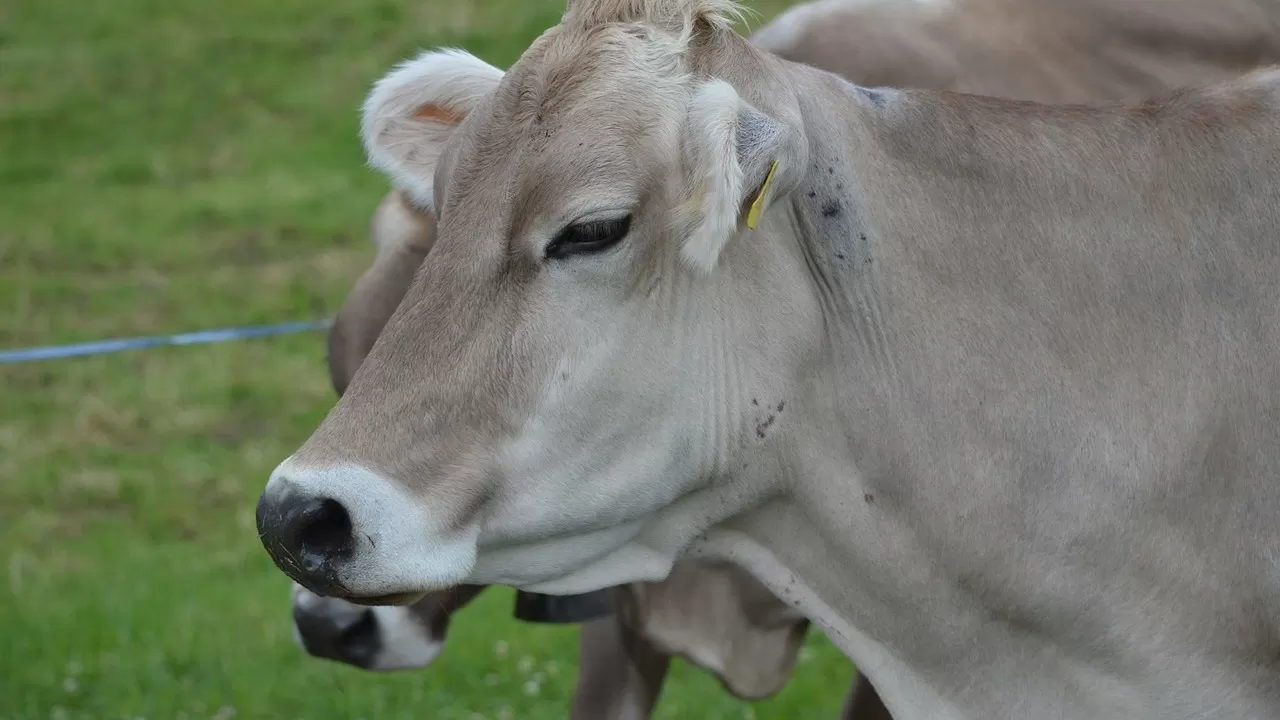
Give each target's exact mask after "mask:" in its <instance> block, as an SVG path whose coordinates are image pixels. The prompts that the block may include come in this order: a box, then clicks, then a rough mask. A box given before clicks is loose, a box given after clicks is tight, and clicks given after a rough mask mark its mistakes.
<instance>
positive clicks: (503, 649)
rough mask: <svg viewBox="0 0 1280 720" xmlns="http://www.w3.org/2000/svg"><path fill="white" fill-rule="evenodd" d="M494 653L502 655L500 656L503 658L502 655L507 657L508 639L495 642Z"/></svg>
mask: <svg viewBox="0 0 1280 720" xmlns="http://www.w3.org/2000/svg"><path fill="white" fill-rule="evenodd" d="M493 654H494V655H497V656H498V657H500V658H502V657H506V656H507V641H506V640H499V641H498V642H496V643H494V644H493Z"/></svg>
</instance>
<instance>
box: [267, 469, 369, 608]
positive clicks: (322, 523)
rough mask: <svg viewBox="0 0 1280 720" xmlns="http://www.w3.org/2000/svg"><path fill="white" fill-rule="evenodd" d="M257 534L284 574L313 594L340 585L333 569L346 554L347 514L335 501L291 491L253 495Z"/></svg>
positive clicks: (349, 538) (349, 540) (350, 541)
mask: <svg viewBox="0 0 1280 720" xmlns="http://www.w3.org/2000/svg"><path fill="white" fill-rule="evenodd" d="M256 516H257V521H258V537H260V538H261V539H262V545H263V546H264V547H265V548H266V549H267V553H268V554H269V555H271V559H272V560H273V561H275V564H276V567H279V568H280V569H281V570H282V571H284V573H285V574H286V575H288V576H289V577H291V578H293V579H294V580H296V581H297V582H298V584H299V585H301V586H303V587H305V588H307V589H308V590H310V591H312V592H314V593H316V594H317V595H333V594H334V593H335V591H338V590H341V585H339V584H338V583H337V581H336V579H335V578H336V573H335V568H336V566H338V565H339V564H341V563H342V561H344V560H346V559H348V558H350V557H351V553H352V551H353V550H354V547H355V538H354V536H353V534H352V532H351V516H350V515H348V514H347V509H346V508H345V507H343V506H342V503H339V502H338V501H337V500H332V499H330V498H318V497H300V496H298V495H294V494H290V495H286V496H285V497H282V498H280V499H278V500H277V501H276V502H274V503H269V502H268V501H267V499H266V495H265V494H264V495H263V497H260V498H258V510H257V513H256Z"/></svg>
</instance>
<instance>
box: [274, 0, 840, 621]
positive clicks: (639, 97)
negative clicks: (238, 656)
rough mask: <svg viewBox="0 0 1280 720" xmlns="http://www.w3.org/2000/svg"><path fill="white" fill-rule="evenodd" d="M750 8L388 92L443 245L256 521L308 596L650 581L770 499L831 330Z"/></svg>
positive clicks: (684, 10)
mask: <svg viewBox="0 0 1280 720" xmlns="http://www.w3.org/2000/svg"><path fill="white" fill-rule="evenodd" d="M735 7H736V6H734V5H733V3H731V2H728V1H727V0H596V1H590V0H574V2H572V3H571V4H570V6H569V8H568V10H567V12H566V14H565V17H564V20H563V22H562V23H561V24H560V25H558V26H556V27H554V28H552V29H551V30H549V31H547V32H546V33H544V34H543V35H542V36H541V37H540V38H539V39H538V40H536V41H535V42H534V44H533V45H532V46H531V47H530V48H529V49H528V50H527V51H526V52H525V53H524V55H523V56H522V57H521V58H520V59H519V61H518V62H516V64H515V65H514V66H512V67H511V68H510V70H509V71H507V72H505V73H504V72H503V71H501V70H499V69H497V68H494V67H492V66H490V65H488V64H486V63H484V62H482V61H480V60H478V59H477V58H475V57H473V56H471V55H468V54H466V53H464V52H460V51H452V50H449V51H436V52H428V53H426V54H423V55H421V56H419V57H417V58H415V59H414V60H412V61H409V62H406V63H404V64H402V65H400V66H399V67H397V68H395V69H394V70H393V71H392V72H391V73H389V74H388V75H387V76H385V77H384V78H382V79H381V80H380V81H379V82H378V83H377V84H376V86H375V87H374V89H373V91H372V92H371V94H370V95H369V97H368V99H367V101H366V103H365V105H364V111H363V112H364V114H363V125H362V130H363V138H364V142H365V145H366V148H367V151H368V154H369V158H370V160H371V162H372V163H373V164H374V165H375V166H376V167H379V168H381V169H383V170H384V171H386V172H387V174H388V175H389V176H390V177H391V178H393V179H394V181H395V182H396V184H397V185H398V186H399V187H403V188H406V191H407V192H408V193H409V194H410V196H411V197H412V199H413V201H414V202H417V203H420V204H422V205H424V206H426V207H429V208H430V209H432V210H434V211H435V212H436V217H437V219H438V238H437V240H436V243H435V245H434V247H433V248H432V250H431V253H430V254H429V255H428V257H427V258H426V259H425V260H424V261H423V262H422V264H421V266H420V267H419V268H418V270H417V271H416V273H415V275H414V277H413V278H412V281H411V283H410V286H409V289H408V291H407V293H406V295H405V297H404V300H403V302H401V303H400V304H399V306H398V308H397V309H396V310H395V312H394V313H393V315H392V316H391V318H390V320H389V321H388V322H387V324H386V326H385V328H384V329H383V331H382V333H381V334H380V335H379V336H378V337H377V339H376V341H375V342H374V343H373V345H372V348H371V350H370V352H369V354H368V357H367V358H366V359H365V361H364V362H363V363H362V364H361V365H360V367H359V369H358V370H357V372H356V373H355V375H354V377H353V379H352V382H351V384H350V385H349V386H348V387H347V389H346V393H345V394H344V395H343V397H342V398H341V399H340V400H339V402H338V403H337V405H336V406H335V407H334V408H333V410H332V411H331V412H330V413H329V415H328V416H327V417H326V418H325V419H324V421H323V422H322V423H321V425H320V427H319V428H318V429H317V430H316V431H315V432H314V433H313V434H312V436H311V437H310V438H309V439H308V440H307V441H306V442H305V443H304V444H303V446H302V447H301V448H299V449H298V451H297V452H295V453H294V454H293V455H291V456H290V457H289V458H287V459H286V460H285V461H284V462H282V463H281V464H280V465H279V466H278V467H277V468H276V470H275V471H274V472H273V473H272V476H271V479H270V481H269V483H268V484H267V487H266V489H265V490H264V492H263V494H262V497H261V499H260V501H259V505H258V526H259V531H260V534H261V536H262V538H263V542H264V545H265V546H266V547H267V549H268V551H269V552H270V554H271V555H272V557H273V559H274V560H275V561H276V563H277V565H278V566H279V567H280V568H281V569H282V570H284V571H285V572H286V573H287V574H289V575H290V576H291V577H292V578H293V579H294V580H296V581H297V582H299V583H300V584H302V585H303V586H305V587H307V588H310V589H311V590H313V591H315V592H317V593H320V594H324V595H331V596H338V597H343V598H347V599H350V600H352V601H355V602H361V603H368V604H396V603H409V602H413V601H414V600H416V599H417V598H418V597H420V596H421V594H422V593H424V592H429V591H433V590H438V589H441V588H446V587H450V586H452V585H455V584H458V583H462V582H473V583H500V584H508V585H514V586H516V587H519V588H523V589H529V590H535V591H543V592H550V593H556V594H560V593H575V592H584V591H589V590H594V589H598V588H602V587H607V586H611V585H618V584H623V583H626V582H631V581H639V580H657V579H660V578H662V577H665V576H666V575H667V574H668V572H669V571H670V568H671V565H672V562H673V561H674V559H675V557H677V556H678V555H679V554H680V553H681V552H682V550H683V549H684V548H685V547H686V546H687V545H688V543H689V542H690V541H691V540H692V539H693V538H694V537H696V536H697V535H698V533H700V532H701V531H702V530H704V529H705V528H706V527H707V526H708V525H710V524H712V523H714V522H716V521H718V520H719V519H722V518H724V517H727V516H730V515H733V514H734V513H737V512H740V511H741V510H742V509H744V508H746V507H749V506H750V505H752V504H753V503H758V502H761V501H762V500H763V499H764V498H765V497H767V496H769V495H771V494H772V493H775V492H781V491H782V489H781V488H782V485H783V483H785V480H786V478H785V477H784V476H781V474H780V472H779V470H778V467H777V466H776V461H775V460H773V459H772V458H773V456H774V455H776V453H772V454H770V453H766V452H762V451H761V447H762V446H763V445H766V444H767V443H769V442H770V441H771V439H772V437H773V436H774V435H775V434H776V433H778V432H779V431H780V430H779V429H780V428H783V427H788V428H789V429H790V431H791V432H795V430H794V426H788V425H787V418H786V415H785V413H784V409H785V405H786V402H787V400H788V398H791V397H794V396H795V393H796V387H797V384H798V383H800V382H802V379H803V378H804V377H805V371H806V368H807V367H808V366H809V364H810V363H811V361H812V360H813V358H814V357H815V355H814V354H815V353H816V352H819V351H820V342H819V340H818V339H819V338H820V337H821V333H820V330H821V322H822V321H821V312H820V310H819V300H818V299H817V298H816V297H815V296H813V295H812V294H806V293H800V292H795V291H794V288H796V287H799V286H801V285H803V284H804V283H805V282H806V281H807V270H806V261H805V256H804V251H803V249H802V248H801V247H799V246H798V245H797V244H795V243H791V244H787V243H780V242H766V240H767V239H768V238H769V236H770V235H774V236H776V235H777V234H778V233H779V232H782V231H785V229H786V228H788V227H789V226H790V223H791V218H790V217H789V215H788V212H787V210H786V208H783V207H780V208H777V209H778V212H776V213H773V214H772V215H771V214H770V209H771V208H773V207H774V206H775V205H776V204H777V203H776V199H777V198H780V197H784V196H786V195H787V194H788V193H790V192H791V191H792V190H793V189H794V188H795V187H796V185H797V183H798V182H799V179H800V178H801V177H803V175H804V174H805V172H806V170H807V165H808V162H809V161H808V157H807V152H808V150H807V148H808V145H807V141H806V139H805V137H804V134H803V131H802V129H801V121H800V115H799V102H798V100H797V99H796V97H795V95H794V92H793V91H791V90H789V89H788V85H787V83H786V82H785V79H784V76H783V75H782V72H781V71H782V62H781V61H779V60H777V59H776V58H772V57H770V56H768V55H766V54H764V53H762V52H760V51H758V50H756V49H755V48H752V47H751V46H750V45H749V44H748V43H747V42H746V40H744V39H743V38H742V37H740V36H739V35H737V34H736V33H735V32H734V31H733V29H732V27H731V24H730V22H729V20H728V13H729V12H731V11H732V10H734V9H735ZM760 213H763V217H762V218H761V216H760ZM753 228H754V229H753ZM748 479H750V482H748V481H747V480H748ZM762 479H763V480H762Z"/></svg>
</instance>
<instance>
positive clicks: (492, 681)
mask: <svg viewBox="0 0 1280 720" xmlns="http://www.w3.org/2000/svg"><path fill="white" fill-rule="evenodd" d="M500 679H501V678H499V677H498V673H489V674H488V675H485V676H484V684H485V685H488V686H489V687H493V686H494V685H497V684H498V680H500Z"/></svg>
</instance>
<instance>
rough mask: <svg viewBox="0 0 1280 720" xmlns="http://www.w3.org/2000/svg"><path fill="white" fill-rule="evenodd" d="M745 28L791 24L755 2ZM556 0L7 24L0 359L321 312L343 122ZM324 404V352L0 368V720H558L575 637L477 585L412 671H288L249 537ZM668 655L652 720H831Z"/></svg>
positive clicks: (834, 691)
mask: <svg viewBox="0 0 1280 720" xmlns="http://www.w3.org/2000/svg"><path fill="white" fill-rule="evenodd" d="M750 4H751V6H752V7H753V8H754V9H756V10H757V11H758V17H757V19H756V20H755V23H756V24H758V23H759V22H762V21H763V20H765V19H767V18H769V17H771V16H772V15H773V14H774V13H776V11H777V10H778V9H779V8H780V7H782V6H783V5H786V4H788V3H785V2H782V1H780V0H775V1H773V2H755V3H750ZM562 10H563V0H471V1H468V0H417V1H410V0H335V1H334V2H328V3H314V2H303V1H302V0H271V2H266V0H258V1H257V2H254V1H251V0H222V1H221V2H213V1H212V0H190V1H188V2H170V1H168V0H111V2H102V3H71V2H67V1H66V0H56V1H53V2H49V1H47V0H8V2H4V3H0V309H2V311H0V347H4V348H9V347H16V346H26V345H34V344H44V343H62V342H75V341H83V340H92V339H98V338H104V337H116V336H123V335H133V334H148V333H168V332H180V331H186V330H194V329H203V328H211V327H221V326H225V325H233V324H243V323H259V322H276V321H285V320H294V319H309V318H317V317H323V316H326V315H329V314H331V313H332V312H334V311H335V310H336V309H337V307H338V305H339V303H340V302H341V300H342V298H343V296H344V295H345V293H346V291H347V289H348V288H349V286H350V283H351V282H352V281H353V280H354V279H355V277H356V276H357V275H358V274H359V273H360V271H361V270H362V269H363V268H364V267H365V265H366V263H367V262H368V260H369V259H370V257H371V248H370V247H369V245H368V242H367V240H366V237H365V230H366V227H367V223H368V219H369V214H370V212H371V211H372V209H373V207H374V205H375V204H376V202H377V201H378V200H379V198H380V197H381V195H382V193H383V192H384V191H385V188H386V185H385V183H384V181H383V180H382V178H380V177H379V176H377V175H375V174H374V173H372V172H371V171H369V170H368V169H366V168H365V166H364V161H363V156H362V154H361V150H360V147H359V143H358V141H357V139H356V124H357V109H358V107H359V104H360V102H361V101H362V99H363V97H364V95H365V93H366V91H367V90H368V88H369V86H370V84H371V83H372V82H373V81H374V80H375V79H376V78H377V77H379V76H380V75H381V74H382V73H384V72H385V71H386V70H387V69H388V68H389V67H390V66H391V65H392V64H393V63H395V62H396V61H398V60H400V59H402V58H404V57H406V56H409V55H411V54H412V53H414V52H415V51H416V50H418V49H420V48H423V47H428V46H432V45H439V44H448V45H457V46H461V47H464V48H466V49H468V50H470V51H472V52H474V53H476V54H477V55H479V56H480V57H482V58H484V59H486V60H488V61H490V62H493V63H495V64H498V65H500V66H506V65H508V64H510V63H511V62H512V61H514V60H515V59H516V58H517V57H518V55H519V54H520V52H521V51H522V50H523V49H524V48H525V47H527V45H528V43H529V42H530V41H531V40H532V39H533V38H534V37H535V36H536V35H537V34H538V33H540V32H541V31H542V30H544V29H545V28H546V27H548V26H550V25H552V24H554V23H555V22H556V21H557V19H558V18H559V15H560V13H561V11H562ZM332 402H333V396H332V392H331V390H330V388H329V385H328V379H327V374H326V371H325V367H324V345H323V335H322V333H311V334H306V335H297V336H291V337H284V338H275V339H264V340H250V341H244V342H238V343H230V344H222V345H212V346H197V347H186V348H164V349H155V350H144V351H141V352H134V353H125V354H117V355H110V356H102V357H91V358H83V359H72V360H63V361H56V362H46V363H37V364H29V365H0V558H2V559H3V561H4V565H3V567H2V568H0V719H3V720H19V719H23V720H26V719H36V718H40V719H63V718H66V719H71V718H94V719H98V718H103V719H112V720H130V719H132V718H146V719H148V720H156V719H160V718H163V719H181V718H218V719H219V720H230V718H233V717H234V718H272V719H277V718H311V719H315V718H369V719H370V720H374V719H378V720H382V719H393V718H446V719H447V718H461V719H463V720H471V719H473V718H480V717H484V718H496V717H512V718H563V717H564V716H565V713H566V711H567V708H568V702H569V696H570V693H571V692H572V685H573V680H574V677H575V672H576V644H575V643H576V631H575V630H574V629H572V628H566V627H548V626H532V625H527V624H520V623H517V622H516V621H515V620H513V619H512V618H511V603H512V592H511V591H510V590H509V589H505V588H494V589H491V590H490V591H488V592H487V593H486V595H485V596H484V597H482V599H481V600H480V601H478V603H477V604H475V605H473V606H471V607H470V608H468V609H467V610H466V611H464V612H463V613H462V614H460V615H459V616H458V618H457V619H456V621H455V623H454V625H453V628H452V631H451V635H450V645H449V648H448V649H447V651H446V654H445V656H444V658H443V659H442V660H441V661H440V662H439V663H438V664H437V665H436V666H434V667H433V668H431V669H430V670H427V671H424V672H415V673H404V674H396V675H374V674H368V673H364V672H361V671H358V670H354V669H350V668H347V667H344V666H339V665H336V664H333V663H328V662H323V661H319V660H313V659H309V658H306V657H304V656H303V655H302V653H301V652H300V651H298V650H297V649H296V648H295V647H294V645H293V644H292V641H291V640H290V635H289V619H288V604H287V596H288V584H287V581H286V580H285V578H284V576H283V575H281V574H280V573H279V572H278V571H277V570H275V568H274V567H272V565H271V564H270V561H269V560H268V559H267V556H266V554H265V553H264V552H263V551H262V549H261V547H260V546H259V544H258V542H257V539H256V537H255V533H254V530H253V506H254V502H255V500H256V497H257V494H258V492H259V491H260V490H261V488H262V485H263V483H264V482H265V480H266V477H267V474H268V472H269V471H270V469H271V468H272V467H273V466H274V465H275V464H276V463H277V462H278V461H279V460H280V459H282V458H283V457H284V456H285V455H286V454H287V453H288V452H289V451H291V450H292V449H294V448H295V447H296V446H297V444H298V443H299V442H301V441H302V440H303V439H304V438H305V437H306V436H307V434H308V433H309V432H310V431H311V429H312V428H313V427H314V426H315V424H316V423H317V422H318V421H319V420H320V418H321V417H322V416H323V414H324V413H325V411H326V410H327V409H328V408H329V406H330V405H331V403H332ZM804 657H805V659H804V660H803V661H802V662H801V664H800V665H799V667H798V669H797V671H796V674H795V677H794V679H793V680H792V682H791V684H790V685H789V686H788V687H787V688H786V689H785V690H784V691H783V692H782V693H781V694H780V695H779V696H778V697H776V698H774V699H771V700H769V701H766V702H761V703H754V704H749V703H743V702H739V701H736V700H732V699H730V698H729V696H728V695H727V694H725V693H724V692H723V691H722V690H721V689H720V687H719V685H718V684H717V683H716V682H715V681H714V680H712V679H711V678H710V677H709V676H707V675H705V674H703V673H701V672H700V671H696V670H693V669H692V668H690V667H688V666H686V665H684V664H683V663H677V667H676V668H675V670H674V672H673V675H672V678H671V681H670V682H669V683H668V685H667V688H666V690H665V692H664V695H663V698H662V700H661V701H660V704H659V713H658V715H659V716H660V717H665V718H677V717H678V718H742V717H751V716H752V715H753V714H754V716H755V717H759V718H784V717H785V718H820V717H835V715H836V713H837V712H838V709H839V707H840V703H841V700H842V699H843V697H844V694H845V692H846V691H847V689H848V687H849V684H848V683H849V679H850V677H851V675H850V670H851V667H850V665H849V663H848V662H847V661H846V660H845V659H844V658H843V657H841V656H840V655H839V653H838V652H836V651H835V650H834V649H833V648H832V647H831V646H830V644H829V643H828V642H827V641H826V639H825V638H822V637H821V636H820V635H819V634H818V633H817V632H816V631H813V632H812V633H811V637H810V641H809V644H808V647H807V648H806V653H805V656H804Z"/></svg>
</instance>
